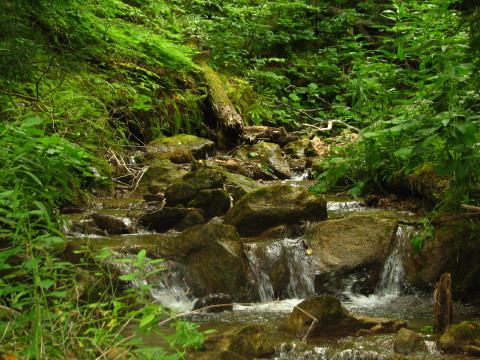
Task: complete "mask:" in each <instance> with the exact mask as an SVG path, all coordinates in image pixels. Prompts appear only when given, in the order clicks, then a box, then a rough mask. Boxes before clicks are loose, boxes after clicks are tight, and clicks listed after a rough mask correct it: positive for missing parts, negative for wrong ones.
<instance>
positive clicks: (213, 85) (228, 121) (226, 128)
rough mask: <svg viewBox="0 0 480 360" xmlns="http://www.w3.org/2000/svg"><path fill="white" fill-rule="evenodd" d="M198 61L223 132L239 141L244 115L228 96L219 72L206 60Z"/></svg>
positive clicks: (233, 139)
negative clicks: (241, 114)
mask: <svg viewBox="0 0 480 360" xmlns="http://www.w3.org/2000/svg"><path fill="white" fill-rule="evenodd" d="M196 63H197V65H198V66H200V68H201V69H202V72H203V75H204V77H205V82H206V83H207V87H208V101H209V103H210V106H211V108H212V111H213V114H214V115H215V117H216V120H217V123H218V126H219V128H220V130H221V132H222V134H223V135H224V136H226V137H228V138H229V139H230V140H232V141H233V142H235V141H237V140H238V139H240V137H241V136H242V134H243V119H242V117H241V116H240V114H239V113H238V112H237V110H235V107H234V106H233V104H232V102H231V101H230V99H229V98H228V96H227V93H226V92H225V89H224V88H223V85H222V81H221V80H220V78H219V77H218V75H217V73H216V72H215V71H214V70H213V69H212V68H210V66H208V64H207V62H206V61H205V60H198V61H196Z"/></svg>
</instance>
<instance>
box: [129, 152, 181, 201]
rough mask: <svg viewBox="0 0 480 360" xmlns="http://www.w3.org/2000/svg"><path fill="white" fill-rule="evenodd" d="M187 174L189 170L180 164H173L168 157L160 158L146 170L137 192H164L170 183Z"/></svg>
mask: <svg viewBox="0 0 480 360" xmlns="http://www.w3.org/2000/svg"><path fill="white" fill-rule="evenodd" d="M186 174H187V171H185V170H184V169H183V168H182V167H181V166H180V165H176V164H173V163H172V162H171V161H170V160H167V159H163V160H158V161H156V162H154V163H153V164H152V165H150V167H149V168H148V169H147V171H145V173H144V174H143V176H142V178H141V180H140V182H139V184H138V187H137V189H136V190H135V193H137V194H142V193H146V192H147V191H148V192H150V193H152V194H157V193H159V192H163V191H165V188H166V187H167V186H168V185H170V184H171V183H172V182H174V181H177V180H180V179H182V178H183V177H184V176H185V175H186Z"/></svg>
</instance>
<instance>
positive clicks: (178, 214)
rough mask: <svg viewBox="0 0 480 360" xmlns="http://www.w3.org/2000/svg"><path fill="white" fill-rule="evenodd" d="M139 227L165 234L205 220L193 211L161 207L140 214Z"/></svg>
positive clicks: (202, 222)
mask: <svg viewBox="0 0 480 360" xmlns="http://www.w3.org/2000/svg"><path fill="white" fill-rule="evenodd" d="M138 222H139V224H140V225H142V226H144V227H146V228H147V229H150V230H155V231H156V232H160V233H161V232H165V231H168V230H170V229H173V228H175V229H176V230H185V229H186V228H188V227H191V226H194V225H200V224H204V223H205V220H204V219H203V217H202V216H201V214H199V213H198V211H196V210H194V209H185V208H179V207H166V206H165V207H163V208H162V209H159V210H155V211H150V212H146V213H144V214H142V215H141V216H140V217H139V218H138Z"/></svg>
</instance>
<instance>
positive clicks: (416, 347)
mask: <svg viewBox="0 0 480 360" xmlns="http://www.w3.org/2000/svg"><path fill="white" fill-rule="evenodd" d="M393 349H394V350H395V352H397V353H399V354H403V355H408V354H411V353H414V352H418V351H421V352H428V347H427V344H425V341H424V340H423V338H422V336H421V335H420V334H417V333H416V332H414V331H412V330H409V329H405V328H401V329H400V330H398V332H397V334H396V335H395V340H394V342H393Z"/></svg>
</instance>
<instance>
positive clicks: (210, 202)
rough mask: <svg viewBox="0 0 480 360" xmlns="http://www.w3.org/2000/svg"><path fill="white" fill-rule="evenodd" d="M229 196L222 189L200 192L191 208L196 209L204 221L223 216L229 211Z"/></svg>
mask: <svg viewBox="0 0 480 360" xmlns="http://www.w3.org/2000/svg"><path fill="white" fill-rule="evenodd" d="M230 203H231V200H230V195H229V194H228V192H226V191H225V190H223V189H204V190H200V191H199V192H198V193H197V195H196V196H195V199H194V200H193V201H192V202H191V206H193V207H195V208H198V209H199V211H200V212H201V213H202V215H203V217H204V218H205V219H206V220H209V219H211V218H213V217H215V216H221V215H225V214H226V213H227V211H228V210H229V209H230Z"/></svg>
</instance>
